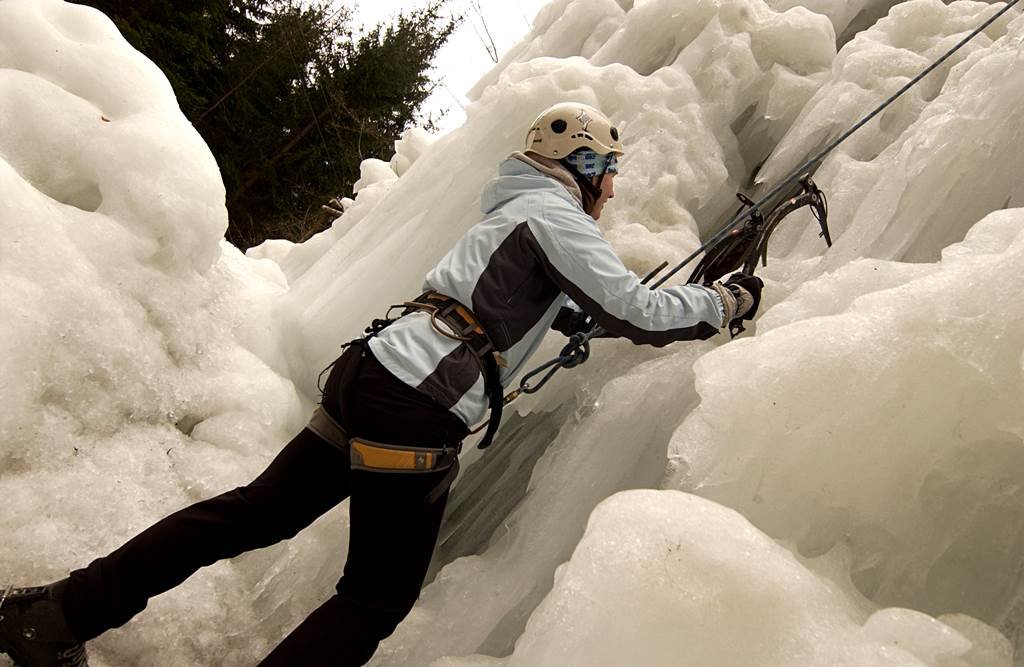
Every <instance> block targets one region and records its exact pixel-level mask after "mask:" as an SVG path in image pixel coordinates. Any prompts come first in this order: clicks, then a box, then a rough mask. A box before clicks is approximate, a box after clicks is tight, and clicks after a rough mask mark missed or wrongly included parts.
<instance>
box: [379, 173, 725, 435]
mask: <svg viewBox="0 0 1024 667" xmlns="http://www.w3.org/2000/svg"><path fill="white" fill-rule="evenodd" d="M566 174H568V171H566ZM570 181H571V177H570ZM572 185H574V184H572ZM569 188H570V183H569V182H565V179H563V178H561V177H560V175H559V174H557V173H552V168H551V167H550V166H548V165H545V164H542V163H538V162H536V161H534V160H531V159H530V158H528V157H526V156H524V155H521V154H518V155H514V156H512V157H510V158H509V159H507V160H505V161H504V162H503V163H502V164H501V166H500V167H499V170H498V177H497V178H495V179H494V180H492V181H491V182H490V183H489V184H488V185H487V186H486V188H485V189H484V192H483V195H482V197H481V210H482V212H483V220H482V221H481V222H480V223H478V224H477V225H475V226H474V227H472V228H471V229H470V230H469V231H468V232H466V234H465V235H464V236H463V237H462V238H461V239H460V240H459V241H458V242H457V243H456V244H455V246H454V247H453V248H452V249H451V250H450V251H449V252H448V254H447V255H445V257H444V258H443V259H442V260H441V261H440V262H439V263H438V265H437V266H435V267H434V269H433V270H431V271H430V272H429V273H428V274H427V276H426V280H425V282H424V286H423V289H424V290H425V291H426V290H435V291H437V292H440V293H442V294H446V295H448V296H450V297H453V298H455V299H457V300H458V301H459V302H461V303H463V304H465V305H466V306H468V307H469V308H470V309H471V310H472V311H473V312H474V314H475V315H476V317H477V319H478V320H479V321H480V323H481V324H482V325H483V327H484V329H485V330H486V331H487V333H488V335H489V336H490V338H491V340H492V341H493V343H494V345H495V347H496V348H497V349H498V351H499V352H501V354H502V356H503V357H504V359H505V360H506V362H507V364H508V365H507V367H504V368H502V369H501V383H502V385H503V386H505V387H507V386H509V385H511V384H512V382H513V380H514V379H515V378H516V376H517V375H518V374H519V373H520V371H522V369H523V366H524V365H525V364H526V362H527V361H528V360H529V358H530V356H531V355H532V354H533V353H534V352H535V351H536V349H537V347H538V346H539V345H540V342H541V340H542V339H543V338H544V336H545V334H546V333H547V331H548V329H549V328H551V327H552V324H553V323H554V322H555V319H556V317H557V316H558V315H559V312H560V311H561V310H562V309H563V308H567V307H572V306H573V304H574V303H575V304H578V307H579V308H581V309H582V310H583V311H584V312H585V313H587V315H589V316H590V317H591V318H592V319H593V320H594V321H595V322H596V323H597V324H599V325H601V326H602V327H604V328H605V329H607V330H608V331H609V332H611V333H612V334H615V335H618V336H622V337H624V338H628V339H630V340H631V341H632V342H634V343H636V344H646V345H655V346H658V347H660V346H663V345H666V344H668V343H671V342H674V341H679V340H694V339H705V338H709V337H710V336H713V335H714V334H716V333H718V330H719V329H720V328H721V326H722V324H723V321H722V320H723V316H724V309H723V304H722V301H721V298H720V297H719V296H718V294H717V293H716V292H715V291H714V290H711V289H708V288H706V287H701V286H699V285H682V286H677V287H667V288H662V289H654V290H652V289H650V288H648V287H647V286H645V285H642V284H641V283H640V279H639V278H638V277H637V276H636V274H634V273H633V272H632V271H630V270H628V269H627V268H626V267H625V266H624V265H623V263H622V261H621V260H620V259H619V258H618V256H616V254H615V252H614V251H613V250H612V248H611V246H610V245H609V244H608V242H607V241H606V240H605V238H604V236H602V234H601V231H600V229H598V227H597V224H596V223H595V221H594V219H593V218H591V217H590V216H589V215H587V214H586V213H585V212H584V210H583V208H582V206H581V205H580V202H579V200H578V199H577V197H578V195H579V191H578V188H577V189H576V191H575V192H571V191H570V189H569ZM442 326H443V325H442ZM370 349H371V350H372V351H373V354H374V356H375V357H376V358H377V360H378V361H380V363H381V364H383V365H384V367H385V368H387V369H388V370H389V371H390V372H391V373H392V374H394V375H395V376H396V377H397V378H398V379H400V380H402V381H403V382H405V383H406V384H408V385H410V386H412V387H415V388H416V389H419V390H420V391H422V392H424V393H426V394H427V395H428V396H430V397H431V398H433V399H434V400H435V401H437V402H438V403H440V404H441V405H442V406H444V407H445V408H447V409H448V410H451V411H452V412H454V413H455V414H456V415H457V416H458V417H459V418H461V419H462V420H463V421H464V422H465V423H466V424H467V425H470V426H472V425H473V424H476V423H477V422H479V421H481V420H482V419H483V418H484V417H485V416H486V413H487V405H488V403H487V397H486V395H485V392H484V379H483V376H482V374H481V373H480V368H479V366H478V364H477V362H476V360H475V359H474V358H473V354H472V352H470V351H469V350H468V349H467V348H466V347H465V346H464V345H463V344H461V343H460V342H458V341H456V340H452V339H450V338H447V337H445V336H442V335H441V334H440V333H438V332H437V331H435V330H434V329H433V327H432V326H431V322H430V316H429V315H428V314H427V313H424V312H416V313H412V314H410V315H406V316H404V317H402V318H400V319H399V320H397V321H396V322H395V323H394V324H392V325H391V326H389V327H387V328H386V329H384V330H383V331H382V332H381V333H380V334H379V335H377V336H376V337H374V338H373V339H372V340H371V341H370Z"/></svg>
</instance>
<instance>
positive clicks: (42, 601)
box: [0, 579, 88, 667]
mask: <svg viewBox="0 0 1024 667" xmlns="http://www.w3.org/2000/svg"><path fill="white" fill-rule="evenodd" d="M67 582H68V580H67V579H64V580H62V581H58V582H56V583H54V584H50V585H49V586H36V587H34V588H7V589H4V588H0V653H6V654H7V655H8V656H10V658H11V659H12V660H14V664H15V665H18V666H19V667H87V665H88V661H87V660H86V656H85V645H84V644H82V643H81V642H79V641H78V640H77V639H75V638H74V636H73V635H72V634H71V630H70V629H69V628H68V624H67V621H66V620H65V619H64V609H63V607H62V605H61V598H62V597H63V595H64V589H65V588H67Z"/></svg>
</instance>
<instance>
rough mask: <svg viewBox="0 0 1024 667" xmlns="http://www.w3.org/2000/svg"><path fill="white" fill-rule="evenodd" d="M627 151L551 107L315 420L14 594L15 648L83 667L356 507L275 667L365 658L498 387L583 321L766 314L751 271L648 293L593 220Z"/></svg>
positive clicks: (415, 587) (417, 567) (391, 621)
mask: <svg viewBox="0 0 1024 667" xmlns="http://www.w3.org/2000/svg"><path fill="white" fill-rule="evenodd" d="M622 155H623V150H622V144H621V138H620V136H619V132H618V130H617V129H616V128H615V127H613V126H612V124H611V123H610V122H609V120H608V118H607V117H606V116H605V115H604V114H602V113H601V112H600V111H598V110H596V109H594V108H592V107H589V106H587V105H584V104H577V103H562V104H557V105H555V106H553V107H551V108H549V109H547V110H546V111H544V112H543V113H542V114H541V115H540V116H539V117H538V118H537V120H536V121H535V122H534V123H533V125H532V126H531V127H530V129H529V131H528V133H527V136H526V145H525V149H524V151H523V152H517V153H513V154H512V155H511V156H509V157H508V158H507V159H506V160H505V161H504V162H502V164H501V165H500V168H499V172H498V177H497V178H495V179H494V180H492V181H491V182H490V183H489V184H488V185H487V187H486V189H485V191H484V193H483V196H482V205H481V208H482V209H483V220H482V221H481V222H480V223H479V224H477V225H476V226H474V227H473V228H472V229H470V230H469V231H468V232H467V233H466V234H465V236H463V237H462V238H461V239H460V240H459V241H458V243H456V245H455V247H454V248H452V249H451V251H449V252H448V254H447V255H446V256H445V257H444V258H443V259H442V260H441V261H440V263H438V264H437V266H436V267H434V268H433V269H432V270H431V271H430V272H429V273H428V274H427V276H426V280H425V283H424V288H423V289H424V293H423V294H421V295H420V296H418V297H416V298H415V299H414V300H413V301H410V302H407V303H406V304H403V309H402V310H401V312H400V313H399V314H398V317H396V318H395V319H394V320H388V319H384V320H376V321H375V322H374V325H373V326H372V327H371V328H369V329H368V330H367V332H368V335H367V336H366V337H364V338H361V339H359V340H356V341H353V342H352V343H351V344H349V345H348V346H347V347H346V349H345V352H344V353H343V354H342V355H341V356H340V357H339V358H338V359H337V360H336V361H335V363H334V364H333V365H332V367H331V370H330V373H329V375H328V377H327V379H326V382H325V383H324V387H323V389H324V391H323V396H322V403H321V405H320V407H319V408H318V409H317V411H316V412H315V414H314V416H313V419H312V421H311V422H310V424H309V426H307V427H306V428H305V429H303V430H302V432H301V433H299V434H298V435H296V436H295V437H294V439H292V440H291V442H289V443H288V444H287V445H285V447H284V448H283V449H282V450H281V451H280V453H279V454H278V455H277V457H276V458H275V459H274V460H273V462H271V464H270V466H269V467H268V468H267V469H266V470H265V471H264V472H263V473H262V474H261V475H260V476H259V477H257V478H256V479H255V480H254V481H253V482H252V483H250V484H248V485H246V486H243V487H240V488H237V489H234V490H233V491H228V492H227V493H224V494H222V495H220V496H217V497H215V498H211V499H209V500H205V501H202V502H199V503H196V504H194V505H192V506H190V507H186V508H184V509H182V510H179V511H177V512H175V513H174V514H171V515H170V516H168V517H166V518H164V519H162V520H160V521H158V522H157V523H155V524H154V525H152V526H151V527H149V528H147V529H146V530H144V531H143V532H141V533H140V534H138V535H136V536H135V537H133V538H132V539H131V540H129V541H128V542H127V543H125V544H124V545H123V546H121V547H120V548H118V549H117V550H115V551H114V552H113V553H111V554H109V555H107V556H104V557H102V558H98V559H96V560H94V561H93V562H92V563H90V564H89V565H88V566H87V567H85V568H82V569H79V570H75V571H73V572H71V574H70V576H69V577H68V578H66V579H63V580H61V581H58V582H56V583H53V584H50V585H48V586H43V587H36V588H21V589H9V590H7V591H6V592H5V591H2V590H0V596H3V597H4V598H5V599H3V601H2V602H0V650H2V651H4V652H6V653H8V654H9V655H10V656H11V657H12V658H13V659H14V660H15V661H16V662H17V663H18V664H20V665H27V666H30V667H35V666H40V665H46V666H51V665H67V666H71V665H84V664H86V657H85V650H84V642H86V641H88V640H90V639H93V638H94V637H97V636H99V635H100V634H102V633H103V632H105V631H106V630H109V629H111V628H116V627H118V626H120V625H122V624H124V623H126V622H127V621H128V620H129V619H131V618H132V617H133V616H135V615H136V614H138V613H139V612H140V611H142V610H143V609H144V608H145V607H146V604H147V602H148V600H149V599H150V598H151V597H153V596H155V595H158V594H160V593H162V592H164V591H167V590H169V589H171V588H174V587H175V586H177V585H178V584H180V583H181V582H183V581H184V580H185V579H186V578H188V577H189V576H190V575H191V574H192V573H193V572H195V571H196V570H198V569H199V568H201V567H203V566H205V565H210V564H211V563H214V562H216V561H218V560H221V559H224V558H232V557H234V556H237V555H239V554H241V553H244V552H246V551H249V550H251V549H258V548H261V547H267V546H270V545H272V544H275V543H277V542H280V541H281V540H286V539H288V538H290V537H292V536H294V535H295V534H296V533H298V532H299V531H300V530H302V529H303V528H305V527H306V526H308V525H309V524H310V523H311V522H312V521H313V520H314V519H316V518H317V517H319V516H320V515H321V514H323V513H324V512H326V511H327V510H329V509H331V508H332V507H334V506H335V505H337V504H338V503H340V502H341V501H342V500H344V499H345V498H351V505H350V509H349V512H350V521H351V533H350V539H349V551H348V560H347V562H346V563H345V568H344V574H343V576H342V577H341V579H340V581H339V582H338V584H337V593H336V595H334V596H333V597H331V598H330V599H328V600H327V601H326V602H324V603H323V604H322V605H320V607H319V608H317V609H316V610H315V611H313V612H312V613H311V614H310V615H309V616H308V617H307V618H306V619H305V620H304V621H302V623H300V624H299V625H298V627H296V628H295V629H294V630H292V632H291V634H289V635H288V636H287V637H285V639H284V640H283V641H282V642H281V643H280V644H278V645H277V647H276V648H274V649H273V651H271V653H270V654H269V655H268V656H267V657H266V658H265V659H264V661H263V662H262V663H261V664H263V665H289V666H294V665H361V664H364V663H365V662H366V661H367V660H369V659H370V657H371V656H372V655H373V653H374V651H375V650H376V649H377V645H378V643H379V642H380V641H381V640H382V639H384V638H385V637H387V636H388V635H390V634H391V633H392V632H393V631H394V629H395V626H396V625H398V623H399V622H400V621H401V620H402V619H403V618H404V617H405V616H406V614H408V613H409V610H410V609H411V608H412V606H413V603H414V602H415V601H416V599H417V597H418V596H419V593H420V587H421V586H422V584H423V579H424V576H425V573H426V572H427V567H428V565H429V563H430V559H431V555H432V553H433V550H434V545H435V542H436V539H437V535H438V529H439V527H440V524H441V517H442V515H443V513H444V508H445V503H446V500H447V496H448V487H449V486H450V484H451V481H452V479H453V478H454V476H455V472H456V470H457V466H458V462H457V455H458V452H459V450H460V448H461V445H462V441H463V439H464V438H465V437H466V436H467V435H468V434H469V433H470V426H471V425H474V424H477V423H479V422H481V421H482V420H483V419H484V418H485V417H486V415H487V412H488V408H489V407H490V408H491V410H492V413H491V414H492V416H494V415H495V413H494V410H495V409H496V407H497V406H500V403H501V396H502V391H503V389H502V386H503V385H509V384H511V382H512V379H513V378H514V377H515V376H516V375H517V373H519V372H520V370H521V369H522V368H523V365H524V364H525V363H526V361H527V360H528V359H529V357H530V355H531V354H532V353H533V352H534V351H535V350H536V349H537V346H538V345H539V344H540V342H541V339H542V338H543V337H544V335H545V333H546V332H547V331H548V329H550V328H557V329H559V330H561V331H563V333H567V334H570V333H572V332H573V326H574V325H579V324H580V322H581V317H580V316H579V315H577V314H578V313H580V312H581V311H582V313H585V314H586V315H587V316H589V318H591V320H592V321H593V322H596V323H597V324H599V325H600V326H602V327H604V328H605V329H606V330H607V331H608V332H610V333H611V334H614V335H618V336H622V337H625V338H628V339H630V340H631V341H632V342H634V343H637V344H648V345H656V346H662V345H666V344H668V343H671V342H673V341H679V340H692V339H704V338H708V337H710V336H712V335H714V334H715V333H717V332H718V331H719V329H721V328H722V327H723V326H725V325H727V324H728V323H729V322H730V321H731V320H732V319H733V318H735V317H745V318H750V317H752V316H753V314H754V312H755V311H756V308H757V304H758V303H759V300H760V291H761V284H760V282H759V280H758V279H756V278H753V277H750V276H745V275H742V274H736V275H733V276H732V277H731V278H730V279H729V280H727V281H726V282H725V283H724V284H723V283H714V284H710V285H707V286H700V285H683V286H678V287H668V288H663V289H655V290H652V289H649V288H648V287H646V286H645V285H643V284H641V281H640V280H638V279H637V277H636V276H635V275H634V274H633V273H631V272H630V271H628V270H627V269H626V268H625V266H623V264H622V262H621V261H620V260H619V258H618V257H616V255H615V253H614V252H613V251H612V249H611V247H610V246H609V244H608V242H607V241H605V239H604V237H603V236H602V235H601V231H600V230H599V229H598V227H597V225H596V224H595V220H597V219H598V218H599V217H600V215H601V211H602V209H603V208H604V206H605V204H606V203H607V202H608V200H609V199H611V198H612V197H613V196H614V180H615V175H616V173H617V171H618V158H619V157H620V156H622ZM574 305H576V306H577V307H575V308H574V307H573V306H574ZM494 421H496V419H495V420H494ZM492 435H493V428H491V429H489V431H488V434H487V435H486V436H485V439H486V440H488V441H489V440H490V437H491V436H492ZM216 663H217V658H216V657H214V656H210V658H209V664H216Z"/></svg>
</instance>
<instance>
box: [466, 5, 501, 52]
mask: <svg viewBox="0 0 1024 667" xmlns="http://www.w3.org/2000/svg"><path fill="white" fill-rule="evenodd" d="M469 8H470V9H471V10H473V13H474V14H476V17H477V18H478V19H479V20H480V25H481V26H483V29H484V34H483V35H481V34H480V31H479V30H477V27H476V23H474V24H473V30H474V31H475V32H476V36H477V37H479V38H480V42H481V43H482V44H483V45H484V49H485V50H486V51H487V55H488V56H490V57H491V60H493V61H494V62H495V63H497V62H498V47H497V46H496V45H495V44H494V37H493V36H492V35H491V30H490V28H488V27H487V19H485V18H484V10H483V9H481V7H480V0H472V1H471V2H470V3H469ZM485 36H486V39H485Z"/></svg>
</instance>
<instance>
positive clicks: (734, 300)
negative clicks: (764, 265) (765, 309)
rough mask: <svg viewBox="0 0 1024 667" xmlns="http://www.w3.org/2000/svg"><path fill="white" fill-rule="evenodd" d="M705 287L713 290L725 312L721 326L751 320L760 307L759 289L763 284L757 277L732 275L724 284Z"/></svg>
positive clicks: (741, 274)
mask: <svg viewBox="0 0 1024 667" xmlns="http://www.w3.org/2000/svg"><path fill="white" fill-rule="evenodd" d="M705 286H706V287H709V288H711V289H713V290H715V292H717V293H718V296H719V297H720V298H721V299H722V305H723V306H724V310H725V318H724V319H723V320H722V326H727V325H729V324H730V323H731V322H733V321H734V320H738V319H742V320H751V319H753V318H754V314H755V313H757V307H758V306H759V305H761V288H762V287H763V286H764V283H763V282H762V281H761V279H760V278H758V277H757V276H748V275H746V274H744V273H734V274H733V275H732V276H730V277H729V279H728V280H726V281H725V282H724V283H721V282H714V283H710V284H706V285H705Z"/></svg>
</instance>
